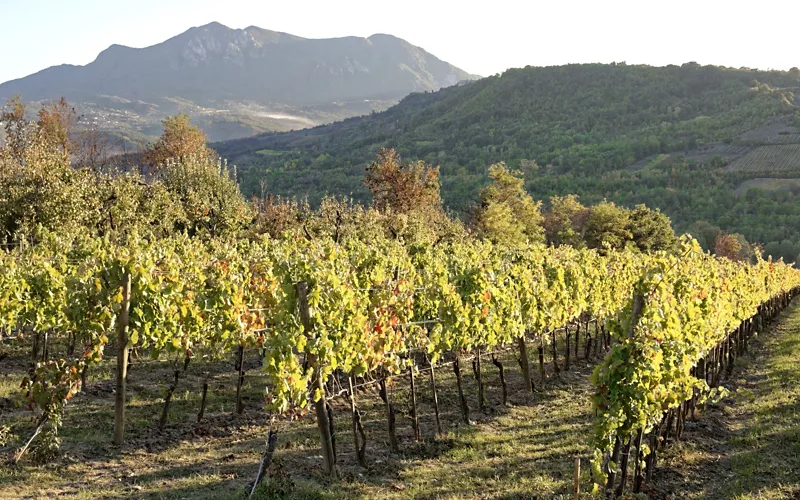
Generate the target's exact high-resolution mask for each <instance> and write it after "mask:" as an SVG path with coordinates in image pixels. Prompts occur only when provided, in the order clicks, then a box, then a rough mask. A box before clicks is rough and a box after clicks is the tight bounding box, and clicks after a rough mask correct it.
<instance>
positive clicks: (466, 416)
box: [453, 354, 470, 425]
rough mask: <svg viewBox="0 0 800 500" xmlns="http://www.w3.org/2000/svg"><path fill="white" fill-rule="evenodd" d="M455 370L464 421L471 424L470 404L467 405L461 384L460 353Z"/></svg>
mask: <svg viewBox="0 0 800 500" xmlns="http://www.w3.org/2000/svg"><path fill="white" fill-rule="evenodd" d="M453 372H455V374H456V384H457V385H458V398H459V401H460V402H461V416H462V417H463V418H464V423H465V424H467V425H469V424H470V422H469V406H468V405H467V398H465V397H464V388H463V387H462V385H461V357H460V356H459V355H458V354H456V360H455V362H454V363H453Z"/></svg>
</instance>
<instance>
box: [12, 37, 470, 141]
mask: <svg viewBox="0 0 800 500" xmlns="http://www.w3.org/2000/svg"><path fill="white" fill-rule="evenodd" d="M471 78H476V77H475V76H473V75H470V74H468V73H466V72H465V71H462V70H460V69H458V68H456V67H454V66H452V65H450V64H448V63H446V62H444V61H441V60H439V59H437V58H436V57H435V56H433V55H431V54H429V53H428V52H426V51H425V50H423V49H421V48H419V47H415V46H413V45H411V44H409V43H408V42H406V41H404V40H401V39H399V38H396V37H393V36H391V35H382V34H376V35H373V36H371V37H369V38H360V37H344V38H334V39H305V38H301V37H297V36H294V35H290V34H286V33H279V32H275V31H269V30H265V29H262V28H258V27H255V26H251V27H248V28H246V29H243V30H239V29H231V28H228V27H226V26H223V25H222V24H219V23H211V24H208V25H206V26H201V27H196V28H191V29H189V30H188V31H186V32H184V33H182V34H180V35H178V36H175V37H173V38H170V39H169V40H166V41H164V42H162V43H159V44H157V45H153V46H151V47H146V48H142V49H136V48H131V47H125V46H121V45H112V46H110V47H109V48H108V49H106V50H104V51H103V52H101V53H100V54H99V55H98V56H97V58H96V59H95V60H94V61H93V62H91V63H89V64H87V65H85V66H73V65H61V66H55V67H52V68H48V69H45V70H43V71H40V72H38V73H36V74H33V75H30V76H27V77H25V78H21V79H19V80H14V81H10V82H6V83H4V84H2V85H0V100H3V101H4V100H6V99H8V98H9V97H11V96H13V95H15V94H21V95H22V96H23V98H24V99H25V100H26V101H43V100H48V99H57V98H59V97H61V96H64V97H66V98H67V99H68V100H69V101H71V102H74V103H76V104H77V107H78V109H79V111H81V112H83V113H85V114H87V115H88V117H89V119H91V120H97V121H98V122H99V123H100V124H101V125H102V127H103V128H104V129H107V130H120V131H124V132H125V131H127V132H129V133H131V134H136V133H138V134H141V135H143V136H152V135H154V133H156V134H157V130H158V125H159V124H158V120H160V119H161V118H163V116H165V115H166V114H170V113H174V112H177V111H179V110H182V111H187V112H189V113H191V114H192V115H193V116H195V117H197V119H198V120H199V121H200V122H201V123H202V124H203V126H204V128H205V129H206V131H207V132H208V133H209V135H210V137H211V138H212V140H221V139H228V138H230V137H241V136H247V135H253V134H255V133H258V132H262V131H265V130H290V129H298V128H303V127H308V126H310V125H316V124H319V123H328V122H331V121H334V120H336V119H341V118H344V117H347V116H353V115H357V114H364V113H369V112H371V111H373V110H382V109H385V108H386V107H388V106H390V105H391V104H393V103H395V102H397V101H398V100H399V99H401V98H402V97H404V96H405V95H407V94H409V93H410V92H421V91H430V90H437V89H439V88H441V87H444V86H450V85H454V84H456V83H458V82H459V81H462V80H465V79H471Z"/></svg>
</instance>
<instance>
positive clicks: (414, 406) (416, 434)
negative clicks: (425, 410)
mask: <svg viewBox="0 0 800 500" xmlns="http://www.w3.org/2000/svg"><path fill="white" fill-rule="evenodd" d="M408 377H409V378H410V379H411V418H412V420H413V424H414V440H415V441H419V440H420V439H421V437H420V431H419V415H418V413H417V387H416V384H415V383H414V367H413V366H411V367H409V369H408Z"/></svg>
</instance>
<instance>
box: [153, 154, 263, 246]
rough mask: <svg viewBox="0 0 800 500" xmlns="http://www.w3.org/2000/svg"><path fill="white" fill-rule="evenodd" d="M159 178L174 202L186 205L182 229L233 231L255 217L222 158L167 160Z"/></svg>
mask: <svg viewBox="0 0 800 500" xmlns="http://www.w3.org/2000/svg"><path fill="white" fill-rule="evenodd" d="M233 177H235V176H233ZM156 180H157V181H159V182H160V183H162V184H163V185H164V187H165V188H166V190H167V192H169V194H170V196H171V197H172V201H173V204H175V205H177V206H182V208H183V214H184V217H185V219H184V220H183V221H181V222H179V227H177V228H176V229H177V230H179V231H181V230H186V231H188V232H189V233H190V234H192V235H194V234H198V233H201V232H202V233H207V234H209V235H211V236H217V235H222V234H230V233H233V232H235V231H237V230H239V229H242V228H243V227H244V226H245V224H247V223H249V222H251V221H252V220H253V217H254V213H253V212H252V209H251V207H250V205H249V204H248V203H247V202H246V201H245V199H244V198H243V197H242V194H241V192H240V191H239V186H238V185H237V184H236V182H235V181H234V180H233V179H232V175H231V172H230V171H229V170H228V168H227V165H226V164H224V163H222V162H221V161H213V160H211V159H210V158H209V157H208V156H205V155H202V156H187V157H186V158H184V159H183V160H176V159H168V160H166V163H164V164H163V165H161V167H160V169H159V170H158V174H157V175H156Z"/></svg>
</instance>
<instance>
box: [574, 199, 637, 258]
mask: <svg viewBox="0 0 800 500" xmlns="http://www.w3.org/2000/svg"><path fill="white" fill-rule="evenodd" d="M629 227H630V225H629V215H628V211H627V210H625V209H624V208H622V207H618V206H616V205H615V204H614V203H613V202H607V201H606V202H603V203H600V204H598V205H595V206H594V207H592V208H591V211H590V213H589V218H588V220H587V221H586V233H585V234H586V236H585V239H586V245H587V246H588V247H589V248H597V249H603V248H606V247H608V248H612V249H616V248H622V247H624V246H625V242H627V241H628V240H630V239H631V238H632V237H633V235H632V234H631V232H630V230H629V229H628V228H629Z"/></svg>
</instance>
